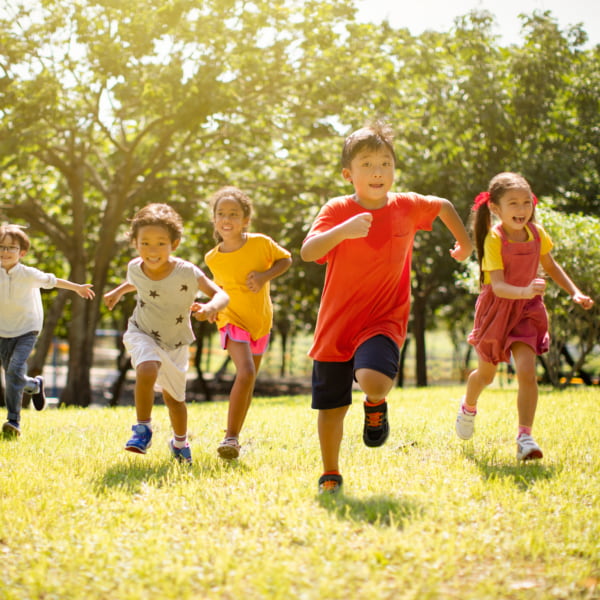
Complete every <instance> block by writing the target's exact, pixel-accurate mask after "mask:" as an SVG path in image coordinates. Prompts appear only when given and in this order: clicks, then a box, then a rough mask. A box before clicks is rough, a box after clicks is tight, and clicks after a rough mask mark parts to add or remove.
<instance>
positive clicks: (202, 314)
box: [191, 275, 229, 323]
mask: <svg viewBox="0 0 600 600" xmlns="http://www.w3.org/2000/svg"><path fill="white" fill-rule="evenodd" d="M198 289H199V290H200V291H201V292H203V293H204V294H206V295H207V296H209V297H210V301H209V302H207V303H206V304H201V303H200V302H194V303H193V304H192V308H191V311H192V314H193V315H194V318H195V319H196V320H198V321H210V322H211V323H214V322H215V321H216V320H217V315H218V314H219V311H220V310H223V309H224V308H225V307H226V306H227V304H229V296H228V295H227V294H226V293H225V292H224V291H223V290H222V289H221V288H220V287H219V286H218V285H217V284H216V283H215V282H214V281H212V280H211V279H209V278H208V277H206V275H202V276H201V277H198Z"/></svg>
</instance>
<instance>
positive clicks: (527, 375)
mask: <svg viewBox="0 0 600 600" xmlns="http://www.w3.org/2000/svg"><path fill="white" fill-rule="evenodd" d="M517 379H518V380H519V385H528V386H532V385H537V373H536V372H535V369H526V370H525V371H520V372H517Z"/></svg>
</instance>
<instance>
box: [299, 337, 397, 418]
mask: <svg viewBox="0 0 600 600" xmlns="http://www.w3.org/2000/svg"><path fill="white" fill-rule="evenodd" d="M399 359H400V353H399V350H398V344H396V342H394V340H392V339H390V338H389V337H387V336H385V335H376V336H374V337H372V338H369V339H368V340H367V341H366V342H363V343H362V344H361V345H360V346H359V347H358V348H357V349H356V352H355V353H354V358H351V359H350V360H348V361H346V362H323V361H320V360H315V361H314V362H313V372H312V405H311V406H312V408H315V409H317V410H322V409H328V408H339V407H340V406H348V405H349V404H352V385H353V383H354V381H355V377H354V372H355V371H356V370H357V369H371V370H373V371H378V372H379V373H383V374H384V375H386V376H387V377H389V378H390V379H394V378H395V377H396V374H397V373H398V361H399Z"/></svg>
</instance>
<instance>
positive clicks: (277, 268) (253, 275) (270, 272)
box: [246, 258, 292, 292]
mask: <svg viewBox="0 0 600 600" xmlns="http://www.w3.org/2000/svg"><path fill="white" fill-rule="evenodd" d="M291 265H292V259H291V258H280V259H278V260H276V261H275V262H274V263H273V265H272V266H271V268H270V269H267V270H266V271H262V272H261V271H250V273H248V277H246V285H247V286H248V289H249V290H250V291H251V292H258V291H260V289H261V288H262V287H263V286H264V285H265V284H266V283H268V282H269V281H271V279H275V277H279V275H283V274H284V273H285V272H286V271H287V270H288V269H289V268H290V266H291Z"/></svg>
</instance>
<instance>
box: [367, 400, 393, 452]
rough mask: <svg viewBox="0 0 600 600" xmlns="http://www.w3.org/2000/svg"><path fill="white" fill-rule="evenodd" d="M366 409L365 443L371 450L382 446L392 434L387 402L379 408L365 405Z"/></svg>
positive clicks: (379, 405) (378, 406)
mask: <svg viewBox="0 0 600 600" xmlns="http://www.w3.org/2000/svg"><path fill="white" fill-rule="evenodd" d="M363 407H364V409H365V426H364V428H363V442H364V443H365V445H367V446H369V448H376V447H377V446H382V445H383V444H384V443H385V440H387V438H388V435H389V434H390V426H389V423H388V419H387V402H386V401H385V400H384V401H383V402H382V403H381V404H378V405H377V406H368V405H367V404H363Z"/></svg>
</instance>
